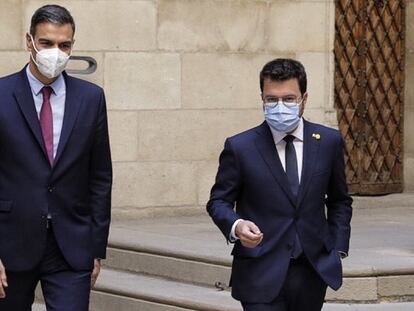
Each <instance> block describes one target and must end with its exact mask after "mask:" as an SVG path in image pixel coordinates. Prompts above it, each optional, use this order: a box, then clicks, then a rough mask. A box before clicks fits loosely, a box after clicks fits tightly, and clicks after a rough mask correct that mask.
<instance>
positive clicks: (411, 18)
mask: <svg viewBox="0 0 414 311" xmlns="http://www.w3.org/2000/svg"><path fill="white" fill-rule="evenodd" d="M405 20H406V55H405V61H406V65H405V70H406V73H405V101H404V184H405V191H414V87H413V86H414V0H409V1H407V9H406V19H405Z"/></svg>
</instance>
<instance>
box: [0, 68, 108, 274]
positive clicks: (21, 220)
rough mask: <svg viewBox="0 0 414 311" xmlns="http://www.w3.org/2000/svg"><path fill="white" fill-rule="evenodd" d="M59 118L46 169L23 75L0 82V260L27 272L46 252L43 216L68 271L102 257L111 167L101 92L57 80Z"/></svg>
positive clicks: (75, 82)
mask: <svg viewBox="0 0 414 311" xmlns="http://www.w3.org/2000/svg"><path fill="white" fill-rule="evenodd" d="M64 78H65V82H66V102H65V113H64V120H63V126H62V132H61V137H60V142H59V146H58V150H57V154H56V157H55V162H54V166H53V167H51V166H50V164H49V162H48V158H47V153H46V150H45V146H44V143H43V139H42V133H41V129H40V123H39V119H38V116H37V113H36V109H35V104H34V101H33V96H32V93H31V90H30V86H29V82H28V79H27V75H26V71H25V69H23V70H22V71H21V72H18V73H15V74H13V75H10V76H7V77H4V78H1V79H0V259H1V260H2V261H3V263H4V265H5V267H6V269H7V270H11V271H24V270H29V269H32V268H34V267H35V266H36V265H37V264H38V263H39V262H40V260H41V258H42V256H43V254H44V250H45V246H46V237H47V229H46V218H47V213H48V212H49V213H50V214H51V215H52V223H53V228H54V232H55V236H56V240H57V242H58V245H59V247H60V249H61V251H62V253H63V255H64V257H65V259H66V261H67V262H68V263H69V265H70V266H71V267H72V268H73V269H75V270H85V269H91V268H92V267H93V259H94V258H105V254H106V246H107V239H108V231H109V223H110V206H111V184H112V165H111V156H110V149H109V139H108V126H107V113H106V104H105V97H104V93H103V90H102V89H101V88H100V87H98V86H96V85H94V84H92V83H88V82H85V81H83V80H79V79H76V78H73V77H70V76H68V75H66V73H64Z"/></svg>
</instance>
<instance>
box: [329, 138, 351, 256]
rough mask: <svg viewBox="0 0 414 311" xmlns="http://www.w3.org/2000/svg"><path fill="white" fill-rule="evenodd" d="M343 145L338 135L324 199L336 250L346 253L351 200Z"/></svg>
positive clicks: (349, 232)
mask: <svg viewBox="0 0 414 311" xmlns="http://www.w3.org/2000/svg"><path fill="white" fill-rule="evenodd" d="M343 147H344V145H343V140H342V137H341V136H340V135H338V139H337V144H336V156H335V158H334V160H333V168H332V173H331V177H330V181H329V188H328V193H327V199H326V207H327V217H328V224H329V229H330V232H331V234H332V236H333V238H334V241H335V248H336V250H338V251H340V252H344V253H346V254H347V253H348V250H349V239H350V235H351V217H352V198H351V197H350V195H349V194H348V186H347V184H346V177H345V162H344V151H343V150H344V148H343Z"/></svg>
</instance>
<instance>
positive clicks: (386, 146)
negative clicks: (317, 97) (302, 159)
mask: <svg viewBox="0 0 414 311" xmlns="http://www.w3.org/2000/svg"><path fill="white" fill-rule="evenodd" d="M335 4H336V7H335V15H336V21H335V46H334V53H335V107H336V110H337V116H338V122H339V128H340V130H341V133H342V135H343V138H344V141H345V149H346V174H347V181H348V184H349V188H350V191H351V192H352V193H356V194H372V195H374V194H384V193H391V192H400V191H402V189H403V167H402V164H403V163H402V160H403V148H402V143H403V139H402V138H403V100H404V98H403V94H404V52H405V50H404V49H405V46H404V35H405V33H404V31H405V1H401V0H389V1H386V0H384V1H373V0H371V1H369V0H353V1H352V0H337V1H336V2H335Z"/></svg>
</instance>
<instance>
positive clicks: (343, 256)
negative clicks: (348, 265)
mask: <svg viewBox="0 0 414 311" xmlns="http://www.w3.org/2000/svg"><path fill="white" fill-rule="evenodd" d="M338 253H339V256H341V259H344V258H346V257H348V253H345V252H341V251H338Z"/></svg>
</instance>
